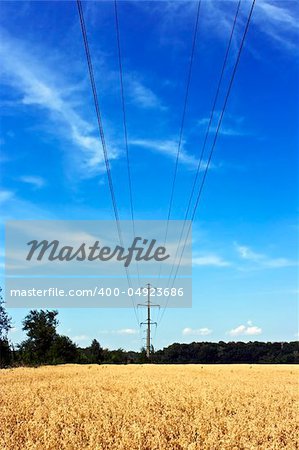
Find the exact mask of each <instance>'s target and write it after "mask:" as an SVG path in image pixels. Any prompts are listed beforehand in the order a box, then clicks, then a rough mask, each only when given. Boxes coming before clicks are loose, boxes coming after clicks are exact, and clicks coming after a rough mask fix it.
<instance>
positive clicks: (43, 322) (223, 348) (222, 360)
mask: <svg viewBox="0 0 299 450" xmlns="http://www.w3.org/2000/svg"><path fill="white" fill-rule="evenodd" d="M57 315H58V312H57V311H49V310H40V311H38V310H31V311H30V312H29V313H28V314H27V316H26V317H25V318H24V320H23V331H25V332H26V335H27V339H25V340H24V341H23V342H21V343H20V344H18V345H17V346H16V347H14V346H12V345H11V343H10V342H9V340H8V332H9V330H10V329H11V327H12V325H11V318H10V317H9V316H8V314H7V312H6V310H5V308H4V305H3V301H2V299H0V367H1V368H3V367H9V366H19V365H26V366H39V365H43V364H67V363H77V364H127V363H136V364H138V363H146V362H151V363H157V364H190V363H192V364H230V363H249V364H257V363H263V364H266V363H268V364H270V363H272V364H294V363H298V362H299V352H298V342H283V343H282V342H266V343H265V342H248V343H244V342H228V343H226V342H222V341H221V342H218V343H213V342H192V343H191V344H178V343H175V344H172V345H170V346H168V347H166V348H164V349H163V350H158V351H157V352H155V351H154V350H153V352H152V355H151V358H150V361H149V360H148V359H147V358H146V354H145V349H144V348H142V349H141V350H140V352H134V351H125V350H123V349H121V348H119V349H117V350H108V349H104V348H102V347H101V345H100V343H99V342H98V341H97V340H96V339H94V340H93V341H92V343H91V345H90V346H88V347H86V348H81V347H78V346H77V345H76V344H75V343H74V342H72V340H71V339H70V338H69V337H68V336H64V335H60V334H58V333H57V326H58V318H57Z"/></svg>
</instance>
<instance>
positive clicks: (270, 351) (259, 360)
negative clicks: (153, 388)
mask: <svg viewBox="0 0 299 450" xmlns="http://www.w3.org/2000/svg"><path fill="white" fill-rule="evenodd" d="M298 350H299V347H298V342H282V343H280V342H246V343H245V342H227V343H226V342H223V341H221V342H219V343H214V342H192V343H191V344H172V345H170V346H169V347H166V348H164V349H163V350H159V351H157V352H156V354H155V362H158V363H165V364H166V363H168V364H172V363H175V364H188V363H193V364H197V363H198V364H234V363H235V364H242V363H247V364H263V363H268V364H294V363H296V364H298V363H299V352H298Z"/></svg>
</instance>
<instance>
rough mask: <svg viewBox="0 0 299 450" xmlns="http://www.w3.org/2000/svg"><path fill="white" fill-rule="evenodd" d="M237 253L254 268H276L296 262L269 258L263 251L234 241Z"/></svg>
mask: <svg viewBox="0 0 299 450" xmlns="http://www.w3.org/2000/svg"><path fill="white" fill-rule="evenodd" d="M235 248H236V250H237V253H238V254H239V256H240V257H241V259H242V260H244V261H247V262H250V263H253V264H254V266H255V267H256V268H265V269H276V268H278V269H279V268H283V267H292V266H297V264H298V262H297V261H293V260H291V259H288V258H271V257H268V256H267V255H265V254H263V253H257V252H255V251H253V250H252V249H251V248H250V247H248V246H246V245H239V244H237V243H235Z"/></svg>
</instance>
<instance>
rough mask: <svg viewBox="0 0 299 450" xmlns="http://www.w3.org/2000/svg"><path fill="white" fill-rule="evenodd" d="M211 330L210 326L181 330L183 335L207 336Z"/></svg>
mask: <svg viewBox="0 0 299 450" xmlns="http://www.w3.org/2000/svg"><path fill="white" fill-rule="evenodd" d="M212 332H213V330H211V329H210V328H206V327H205V328H189V327H186V328H184V329H183V330H182V334H183V336H208V335H210V334H211V333H212Z"/></svg>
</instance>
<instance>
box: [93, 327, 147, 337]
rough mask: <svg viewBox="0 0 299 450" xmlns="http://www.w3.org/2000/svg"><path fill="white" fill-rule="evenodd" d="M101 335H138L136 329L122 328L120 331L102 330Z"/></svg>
mask: <svg viewBox="0 0 299 450" xmlns="http://www.w3.org/2000/svg"><path fill="white" fill-rule="evenodd" d="M99 333H100V334H119V335H121V336H134V335H136V334H138V330H136V329H135V328H121V329H120V330H100V331H99Z"/></svg>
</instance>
